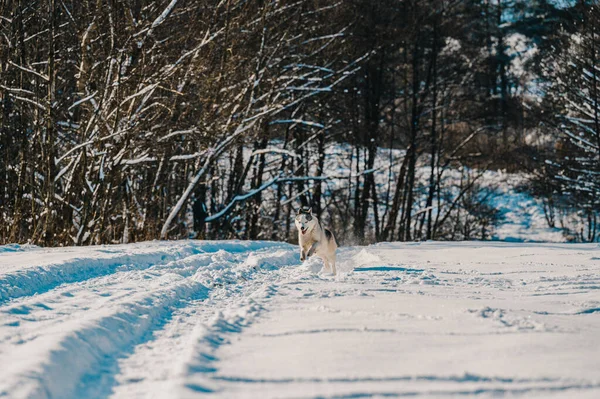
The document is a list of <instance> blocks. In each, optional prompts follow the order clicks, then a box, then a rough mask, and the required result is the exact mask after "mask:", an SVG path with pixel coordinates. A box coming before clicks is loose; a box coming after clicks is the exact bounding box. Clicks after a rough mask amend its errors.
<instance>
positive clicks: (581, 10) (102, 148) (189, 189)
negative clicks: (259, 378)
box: [0, 0, 600, 246]
mask: <svg viewBox="0 0 600 399" xmlns="http://www.w3.org/2000/svg"><path fill="white" fill-rule="evenodd" d="M596 28H599V29H600V6H599V5H598V4H597V2H596V1H589V0H577V1H567V0H563V1H560V0H554V1H552V0H378V1H372V0H156V1H144V0H106V1H102V0H95V1H94V0H75V1H74V0H38V1H34V0H0V244H6V243H32V244H36V245H43V246H60V245H91V244H109V243H128V242H136V241H143V240H151V239H179V238H198V239H233V238H236V239H253V240H256V239H258V240H279V241H294V239H295V237H296V234H297V233H296V231H295V228H294V225H293V217H294V215H295V213H296V210H297V209H298V208H299V207H301V206H311V207H312V209H313V211H314V213H315V214H316V215H318V216H319V218H321V219H322V220H323V221H325V222H326V223H327V224H329V225H331V226H332V227H333V230H334V231H335V232H336V236H337V237H338V240H339V241H340V242H341V243H342V244H343V243H357V244H366V243H372V242H379V241H419V240H464V239H482V240H485V239H489V238H490V237H491V232H492V231H493V229H494V226H495V224H496V223H497V222H498V219H499V218H500V217H501V216H500V215H499V214H498V211H497V209H496V208H495V206H494V204H493V203H492V202H490V192H489V190H488V189H486V174H485V173H486V171H493V170H502V171H504V172H505V173H511V174H518V175H519V176H522V184H520V186H519V187H518V189H519V190H522V191H525V192H527V193H528V194H529V195H531V196H533V197H534V198H535V199H536V201H539V203H540V204H541V205H542V206H543V210H544V215H545V217H546V220H547V224H548V226H549V227H551V228H556V229H561V230H562V231H563V232H564V235H565V238H566V240H569V241H589V242H594V241H598V240H599V239H600V238H599V237H600V226H598V221H599V219H600V115H599V111H600V104H599V101H600V87H599V86H600V60H599V59H598V58H599V57H600V53H599V50H600V38H599V37H598V36H599V34H600V32H596Z"/></svg>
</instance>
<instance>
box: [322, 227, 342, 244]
mask: <svg viewBox="0 0 600 399" xmlns="http://www.w3.org/2000/svg"><path fill="white" fill-rule="evenodd" d="M324 230H325V238H327V241H331V240H333V242H335V245H336V246H337V247H339V246H340V244H338V242H337V239H336V238H335V235H334V234H333V233H332V232H331V230H329V229H324Z"/></svg>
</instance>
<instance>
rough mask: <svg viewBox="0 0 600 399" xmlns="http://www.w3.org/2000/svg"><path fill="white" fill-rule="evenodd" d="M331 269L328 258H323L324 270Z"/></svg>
mask: <svg viewBox="0 0 600 399" xmlns="http://www.w3.org/2000/svg"><path fill="white" fill-rule="evenodd" d="M328 270H329V261H328V260H327V258H323V271H324V272H326V271H328Z"/></svg>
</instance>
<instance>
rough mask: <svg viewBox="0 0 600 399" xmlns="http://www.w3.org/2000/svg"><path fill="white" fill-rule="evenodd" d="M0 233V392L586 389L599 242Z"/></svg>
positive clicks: (596, 357) (591, 378) (598, 300)
mask: <svg viewBox="0 0 600 399" xmlns="http://www.w3.org/2000/svg"><path fill="white" fill-rule="evenodd" d="M319 268H320V266H319V263H318V261H317V260H316V259H314V260H311V261H310V262H309V263H308V264H305V265H300V264H299V259H298V254H297V251H296V249H295V247H293V246H291V245H287V244H280V243H267V242H235V241H227V242H198V241H180V242H150V243H141V244H133V245H126V246H106V247H92V248H66V249H50V250H46V249H40V248H27V247H18V246H12V247H10V246H9V247H0V396H4V397H10V398H105V397H112V398H152V397H154V398H194V397H222V398H236V397H248V398H265V397H267V398H316V397H325V398H330V397H331V398H337V397H353V398H359V397H404V396H419V397H447V396H467V397H469V396H477V397H492V396H494V397H497V396H520V397H526V398H529V397H539V398H550V397H551V398H555V397H556V398H559V397H560V398H598V397H600V340H599V337H600V247H599V246H598V245H597V244H590V245H567V244H507V243H422V244H380V245H375V246H371V247H365V248H357V247H351V248H342V249H341V250H340V252H339V270H340V274H339V275H338V276H337V277H333V276H330V275H324V274H320V273H317V272H319Z"/></svg>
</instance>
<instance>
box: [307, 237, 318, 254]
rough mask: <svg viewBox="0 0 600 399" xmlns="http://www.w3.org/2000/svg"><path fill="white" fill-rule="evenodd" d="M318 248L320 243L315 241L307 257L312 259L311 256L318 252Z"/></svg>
mask: <svg viewBox="0 0 600 399" xmlns="http://www.w3.org/2000/svg"><path fill="white" fill-rule="evenodd" d="M318 247H319V241H315V242H314V243H313V245H311V246H310V249H309V250H308V254H306V257H307V258H310V257H311V256H313V254H314V253H315V251H316V250H317V248H318Z"/></svg>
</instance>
